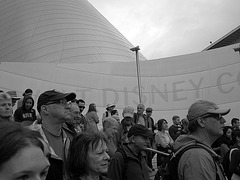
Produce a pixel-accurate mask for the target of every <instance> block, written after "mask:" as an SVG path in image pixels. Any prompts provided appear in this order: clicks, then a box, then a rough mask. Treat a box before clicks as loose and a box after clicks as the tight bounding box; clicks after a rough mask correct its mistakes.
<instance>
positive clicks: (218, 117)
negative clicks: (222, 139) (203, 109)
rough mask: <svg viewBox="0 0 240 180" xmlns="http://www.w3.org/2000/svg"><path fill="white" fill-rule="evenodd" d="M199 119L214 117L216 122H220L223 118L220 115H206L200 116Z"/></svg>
mask: <svg viewBox="0 0 240 180" xmlns="http://www.w3.org/2000/svg"><path fill="white" fill-rule="evenodd" d="M200 117H201V118H206V117H214V118H215V119H217V120H218V121H220V120H221V119H222V118H223V117H222V115H221V114H206V115H203V116H200Z"/></svg>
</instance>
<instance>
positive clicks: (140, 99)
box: [130, 46, 142, 103]
mask: <svg viewBox="0 0 240 180" xmlns="http://www.w3.org/2000/svg"><path fill="white" fill-rule="evenodd" d="M130 50H131V51H133V52H136V65H137V80H138V95H139V103H142V88H141V73H140V63H139V56H138V51H139V50H140V48H139V46H136V47H133V48H131V49H130Z"/></svg>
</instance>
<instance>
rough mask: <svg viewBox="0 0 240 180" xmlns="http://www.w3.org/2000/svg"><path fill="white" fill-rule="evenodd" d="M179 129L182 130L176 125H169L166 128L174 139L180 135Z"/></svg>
mask: <svg viewBox="0 0 240 180" xmlns="http://www.w3.org/2000/svg"><path fill="white" fill-rule="evenodd" d="M181 131H182V128H181V126H177V125H171V126H170V127H169V129H168V132H169V135H170V136H171V138H172V139H173V140H174V141H175V140H176V139H177V138H178V136H180V135H181Z"/></svg>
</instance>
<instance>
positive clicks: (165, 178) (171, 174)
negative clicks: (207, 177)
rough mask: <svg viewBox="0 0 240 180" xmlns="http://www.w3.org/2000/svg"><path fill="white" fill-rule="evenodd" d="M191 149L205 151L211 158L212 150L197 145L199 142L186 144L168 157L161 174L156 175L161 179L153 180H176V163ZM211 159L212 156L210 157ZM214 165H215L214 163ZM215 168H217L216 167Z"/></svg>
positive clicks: (202, 145)
mask: <svg viewBox="0 0 240 180" xmlns="http://www.w3.org/2000/svg"><path fill="white" fill-rule="evenodd" d="M193 148H202V149H205V150H206V151H207V152H208V153H209V154H210V155H211V156H212V150H211V149H209V148H208V147H207V146H206V145H204V144H202V143H199V142H195V143H191V144H188V145H186V146H184V147H182V148H180V149H179V150H177V151H176V152H175V153H172V154H170V155H169V156H168V160H167V164H166V167H165V168H164V170H163V171H162V172H161V173H158V172H157V173H156V175H157V174H158V175H160V174H161V177H156V176H155V179H154V180H158V179H162V180H178V179H179V178H178V163H179V161H180V159H181V157H182V155H183V154H184V153H185V152H186V151H188V150H189V149H193ZM212 157H213V156H212ZM213 159H214V162H215V160H216V159H215V157H213ZM215 165H216V163H215ZM216 168H217V166H216ZM216 179H219V177H218V175H217V176H216Z"/></svg>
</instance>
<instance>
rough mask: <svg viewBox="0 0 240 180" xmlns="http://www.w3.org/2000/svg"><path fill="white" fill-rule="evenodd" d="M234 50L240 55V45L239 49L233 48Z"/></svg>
mask: <svg viewBox="0 0 240 180" xmlns="http://www.w3.org/2000/svg"><path fill="white" fill-rule="evenodd" d="M233 49H234V51H235V52H239V54H240V44H239V47H237V48H233Z"/></svg>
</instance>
